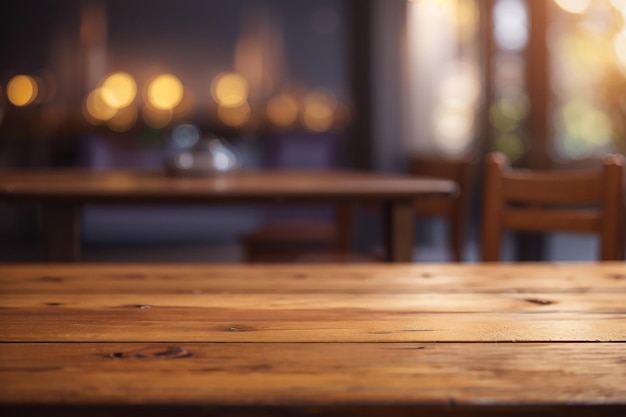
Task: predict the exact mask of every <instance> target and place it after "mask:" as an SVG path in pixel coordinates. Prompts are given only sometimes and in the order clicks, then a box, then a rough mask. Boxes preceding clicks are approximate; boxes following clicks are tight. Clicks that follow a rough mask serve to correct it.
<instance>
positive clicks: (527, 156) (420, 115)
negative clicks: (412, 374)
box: [0, 0, 626, 262]
mask: <svg viewBox="0 0 626 417" xmlns="http://www.w3.org/2000/svg"><path fill="white" fill-rule="evenodd" d="M198 131H199V132H200V134H201V135H210V134H215V135H218V136H220V137H222V138H224V139H225V141H226V142H227V143H228V144H229V146H231V147H232V148H233V149H234V151H235V153H236V154H237V156H238V158H239V160H240V162H241V164H242V165H243V167H244V168H245V169H256V168H268V167H269V168H313V169H326V168H331V167H339V168H356V169H363V170H372V171H378V172H397V173H406V172H408V169H409V166H410V162H411V160H412V158H415V157H418V156H420V157H422V156H434V157H445V158H459V157H463V156H466V155H473V156H474V157H475V158H476V159H477V160H480V159H481V158H482V157H483V156H484V155H485V154H486V153H487V152H489V151H492V150H500V151H502V152H504V153H506V154H507V155H508V156H509V157H510V158H511V160H512V161H513V163H514V165H516V166H520V167H530V168H546V169H552V168H558V169H560V168H578V167H580V168H583V167H589V166H593V165H594V164H595V163H597V160H598V158H599V157H601V156H602V155H604V154H605V153H607V152H621V153H624V152H626V0H594V1H591V0H546V1H536V0H413V1H407V0H307V1H293V0H176V1H174V0H133V1H125V0H57V1H46V0H21V1H19V2H15V1H13V2H9V3H6V4H3V14H2V25H0V170H2V169H9V168H20V167H60V166H82V167H90V168H93V169H110V168H130V169H150V170H154V169H161V168H162V163H163V158H164V157H165V155H167V153H168V152H170V151H171V150H172V149H173V148H175V147H176V146H181V144H184V143H185V141H188V140H189V137H190V135H193V134H195V133H194V132H198ZM478 171H479V172H478V174H477V178H476V185H475V187H474V188H475V189H474V191H473V193H474V196H473V197H474V198H473V205H472V209H471V212H470V213H468V235H467V239H466V240H467V242H466V258H467V259H468V260H473V259H476V253H477V250H476V243H475V242H476V228H477V226H478V225H477V223H478V219H479V215H478V214H479V211H480V186H479V185H480V169H479V170H478ZM273 215H274V216H276V213H274V214H272V212H271V210H268V209H267V208H263V207H178V208H171V207H170V208H163V207H141V208H138V207H134V208H130V207H87V208H86V210H85V212H84V216H83V229H84V230H83V242H84V248H85V249H84V258H85V259H86V260H88V261H89V260H92V261H98V260H123V261H126V260H132V261H142V260H151V259H158V260H165V261H168V260H169V261H194V260H197V261H206V260H208V261H225V262H230V261H237V260H240V258H241V253H240V248H239V244H238V242H239V237H240V236H241V235H242V234H244V233H246V232H247V231H249V230H253V229H254V228H255V227H257V226H258V225H260V224H262V223H263V222H264V221H266V220H267V219H268V217H271V216H273ZM284 215H286V214H285V213H284V212H283V213H281V216H284ZM313 215H315V216H325V215H326V214H325V212H324V211H323V210H321V211H320V210H314V211H313ZM376 219H377V218H376V216H375V215H374V214H372V212H371V211H367V210H362V211H361V212H359V213H357V218H356V222H357V225H360V226H357V227H356V228H355V236H354V242H355V243H354V244H355V246H357V247H359V248H360V249H365V250H376V249H377V246H378V245H379V238H378V232H379V230H378V228H379V225H378V224H377V223H376ZM445 227H446V226H445V225H444V224H441V223H439V222H437V221H420V222H419V223H418V224H417V226H416V231H415V235H416V244H417V249H416V255H415V259H416V260H425V261H441V260H446V259H448V254H447V253H446V252H445V248H444V244H443V235H444V228H445ZM509 240H510V242H509V241H507V253H508V255H507V256H508V257H509V258H511V259H513V258H518V259H519V258H524V257H525V256H526V255H525V251H526V252H527V251H528V250H529V248H530V251H534V252H539V253H538V254H537V253H535V255H538V257H541V258H544V259H563V260H570V259H581V260H582V259H595V256H596V247H597V246H596V245H597V243H596V242H595V241H594V240H593V239H592V238H586V237H583V236H561V235H555V236H551V237H549V238H548V239H546V240H541V241H539V240H534V241H532V242H531V243H530V244H529V243H528V242H526V243H524V242H521V244H517V245H516V244H515V242H513V240H515V239H509ZM38 242H39V214H38V212H37V208H36V207H26V206H24V207H15V206H6V205H4V206H3V205H0V260H1V261H20V260H34V259H37V258H38V256H39V252H38V250H39V249H38ZM517 243H520V242H517ZM524 247H525V248H526V249H524ZM537 248H538V249H537Z"/></svg>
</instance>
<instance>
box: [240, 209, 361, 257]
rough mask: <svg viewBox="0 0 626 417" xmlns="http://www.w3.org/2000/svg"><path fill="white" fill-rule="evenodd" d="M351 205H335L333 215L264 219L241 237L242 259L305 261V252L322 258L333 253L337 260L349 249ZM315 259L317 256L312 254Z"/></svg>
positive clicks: (346, 253)
mask: <svg viewBox="0 0 626 417" xmlns="http://www.w3.org/2000/svg"><path fill="white" fill-rule="evenodd" d="M351 226H352V213H351V207H349V206H347V205H337V206H336V207H335V213H334V219H333V220H332V221H324V220H292V221H277V222H272V223H268V224H266V225H263V226H261V227H259V228H258V229H255V230H253V231H251V232H249V233H247V234H246V235H244V236H243V237H242V238H241V243H242V245H243V251H244V260H245V261H246V262H296V261H303V260H304V261H307V258H306V257H307V256H308V255H310V254H315V256H316V257H320V256H321V257H322V259H326V258H327V257H328V255H322V254H330V253H332V254H336V255H337V259H338V260H341V259H343V258H344V257H346V256H347V255H348V254H349V252H350V245H351V235H352V227H351ZM316 259H317V258H316Z"/></svg>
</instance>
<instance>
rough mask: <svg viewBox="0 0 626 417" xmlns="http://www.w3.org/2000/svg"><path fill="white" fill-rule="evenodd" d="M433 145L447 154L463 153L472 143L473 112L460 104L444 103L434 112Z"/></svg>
mask: <svg viewBox="0 0 626 417" xmlns="http://www.w3.org/2000/svg"><path fill="white" fill-rule="evenodd" d="M433 123H434V124H435V126H434V133H435V144H436V145H437V147H438V148H439V149H440V150H442V151H444V152H445V153H449V154H458V153H461V152H463V151H464V150H465V149H467V147H468V146H469V145H470V144H471V142H472V135H473V127H474V112H473V109H472V108H471V107H468V106H465V105H462V104H460V103H454V102H452V103H444V104H443V105H441V106H440V107H438V108H437V109H436V110H435V113H434V119H433Z"/></svg>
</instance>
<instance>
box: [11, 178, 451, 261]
mask: <svg viewBox="0 0 626 417" xmlns="http://www.w3.org/2000/svg"><path fill="white" fill-rule="evenodd" d="M456 188H457V187H456V185H455V183H454V182H452V181H449V180H442V179H435V178H420V177H415V176H407V175H404V176H399V175H386V174H380V173H371V172H357V171H242V172H237V173H232V174H227V175H222V176H208V177H172V176H168V175H165V174H164V173H162V172H145V171H121V170H120V171H90V170H80V169H55V170H14V171H1V172H0V202H9V203H33V204H41V205H43V206H44V224H45V225H46V227H45V231H44V232H45V234H44V241H45V242H44V248H45V249H46V253H45V254H44V258H45V259H46V260H48V261H52V262H76V261H78V260H80V208H81V207H82V206H83V205H85V204H222V203H277V202H280V203H284V202H319V203H350V204H354V203H359V202H360V203H382V204H384V205H385V207H387V210H384V215H383V223H384V224H385V225H386V229H387V230H386V234H385V237H384V240H385V258H386V260H389V261H395V262H410V261H411V260H412V259H411V258H412V243H413V233H412V231H413V216H412V215H410V214H409V209H408V206H409V205H410V204H414V202H415V201H417V200H420V199H427V198H433V197H445V196H452V195H454V193H455V192H456ZM60 236H62V238H61V237H60Z"/></svg>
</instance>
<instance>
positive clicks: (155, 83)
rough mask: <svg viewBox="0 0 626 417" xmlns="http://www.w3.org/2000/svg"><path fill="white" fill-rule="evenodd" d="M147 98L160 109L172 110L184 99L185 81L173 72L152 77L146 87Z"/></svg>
mask: <svg viewBox="0 0 626 417" xmlns="http://www.w3.org/2000/svg"><path fill="white" fill-rule="evenodd" d="M146 98H147V99H148V102H149V103H150V105H151V106H153V107H154V108H155V109H158V110H172V109H173V108H174V107H176V106H177V105H178V104H179V103H180V102H181V100H182V99H183V83H182V82H181V81H180V80H179V79H178V77H176V76H174V75H172V74H162V75H159V76H157V77H156V78H154V79H152V81H150V83H148V87H147V89H146Z"/></svg>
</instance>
